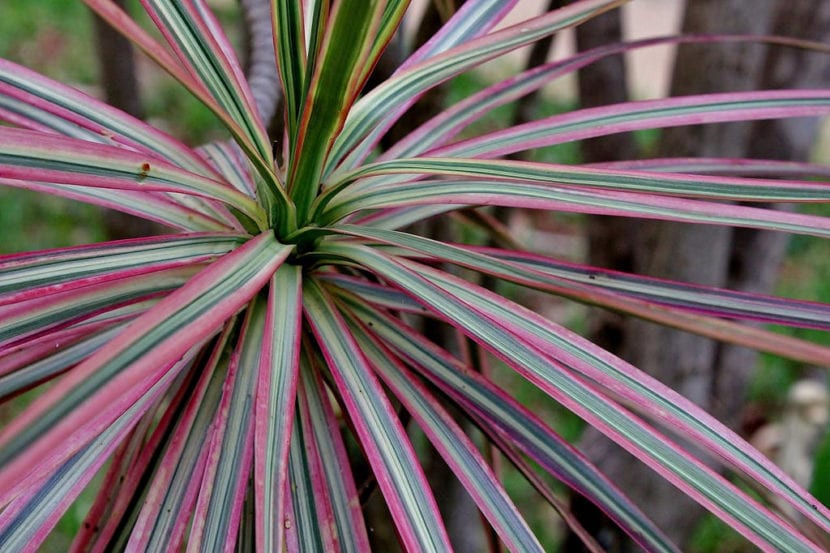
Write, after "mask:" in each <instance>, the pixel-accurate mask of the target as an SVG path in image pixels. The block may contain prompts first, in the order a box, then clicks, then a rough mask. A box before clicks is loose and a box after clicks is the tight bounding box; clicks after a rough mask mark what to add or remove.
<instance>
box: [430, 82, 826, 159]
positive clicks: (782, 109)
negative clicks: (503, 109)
mask: <svg viewBox="0 0 830 553" xmlns="http://www.w3.org/2000/svg"><path fill="white" fill-rule="evenodd" d="M827 113H830V90H766V91H753V92H730V93H718V94H700V95H696V96H681V97H676V98H663V99H659V100H642V101H638V102H626V103H623V104H615V105H611V106H602V107H598V108H588V109H582V110H576V111H572V112H568V113H564V114H561V115H553V116H551V117H547V118H545V119H539V120H537V121H533V122H530V123H525V124H523V125H516V126H514V127H511V128H509V129H505V130H501V131H495V132H491V133H487V134H484V135H481V136H477V137H475V138H470V139H468V140H463V141H461V142H457V143H455V144H450V145H447V146H443V147H440V148H436V149H433V150H430V151H428V152H427V155H429V156H432V157H456V156H463V157H477V158H485V157H497V156H502V155H507V154H510V153H514V152H518V151H522V150H529V149H532V148H541V147H543V146H551V145H554V144H561V143H563V142H572V141H574V140H584V139H586V138H593V137H597V136H606V135H609V134H614V133H620V132H627V131H635V130H640V129H655V128H661V127H673V126H679V125H701V124H704V123H725V122H729V121H746V120H752V121H754V120H758V119H780V118H783V117H807V116H817V115H825V114H827Z"/></svg>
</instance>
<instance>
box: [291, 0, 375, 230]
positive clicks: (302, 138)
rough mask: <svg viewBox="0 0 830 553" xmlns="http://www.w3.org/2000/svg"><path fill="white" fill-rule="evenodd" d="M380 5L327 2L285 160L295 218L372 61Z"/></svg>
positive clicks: (313, 189)
mask: <svg viewBox="0 0 830 553" xmlns="http://www.w3.org/2000/svg"><path fill="white" fill-rule="evenodd" d="M385 5H386V0H337V1H336V2H334V4H333V5H332V8H331V14H330V15H329V21H328V25H327V28H326V31H325V35H324V36H323V40H322V43H321V44H320V50H319V54H318V58H317V60H316V64H315V67H314V73H313V74H312V75H311V76H309V77H308V79H309V81H308V86H307V90H308V93H307V96H305V98H304V103H303V107H302V112H301V115H300V119H299V125H298V129H297V136H296V140H295V142H294V148H293V150H292V152H291V159H290V160H289V176H288V191H289V194H290V195H291V198H292V199H293V200H294V202H295V203H296V205H297V216H298V218H299V220H300V221H303V220H304V217H305V215H306V214H307V213H308V210H309V208H310V206H311V202H312V201H313V200H314V198H315V196H316V195H317V191H318V190H319V187H320V183H321V177H322V173H323V166H324V164H325V162H326V158H327V156H328V153H329V150H330V149H331V147H332V144H333V143H334V141H335V138H336V137H337V133H338V132H339V131H340V129H341V127H342V126H343V123H344V121H345V120H346V115H347V114H348V112H349V108H350V107H351V105H352V102H354V99H355V98H356V97H357V94H358V93H359V92H360V89H361V88H362V86H363V84H364V82H365V80H366V78H368V74H366V71H367V70H366V67H365V66H366V65H368V66H369V67H371V66H374V63H375V61H376V60H374V59H370V58H369V56H370V54H371V51H372V46H373V43H374V40H375V32H376V30H377V27H378V25H379V24H380V19H381V16H382V14H383V8H384V6H385Z"/></svg>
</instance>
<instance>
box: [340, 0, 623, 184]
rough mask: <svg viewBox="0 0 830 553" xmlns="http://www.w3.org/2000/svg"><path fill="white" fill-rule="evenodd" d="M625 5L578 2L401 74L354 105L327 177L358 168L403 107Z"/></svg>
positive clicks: (614, 0) (613, 1) (588, 0)
mask: <svg viewBox="0 0 830 553" xmlns="http://www.w3.org/2000/svg"><path fill="white" fill-rule="evenodd" d="M623 1H624V0H583V1H581V2H576V3H574V4H572V5H569V6H567V7H565V8H563V9H560V10H556V11H554V12H550V13H548V14H546V15H543V16H540V17H538V18H535V19H531V20H528V21H523V22H521V23H518V24H516V25H513V26H511V27H508V28H507V29H502V30H501V31H496V32H494V33H491V34H488V35H485V36H483V37H479V38H476V39H473V40H469V41H467V42H464V43H463V44H461V45H459V46H455V47H454V48H451V49H449V50H447V51H445V52H443V53H441V54H439V55H435V56H432V57H429V58H427V59H425V60H423V61H421V62H419V63H416V64H415V65H412V66H410V67H409V68H407V69H406V70H404V71H400V72H398V73H396V74H395V75H394V76H393V77H391V78H390V79H388V80H387V81H385V82H384V83H383V84H381V85H379V86H378V87H377V88H375V89H374V90H372V91H371V92H369V93H368V94H367V95H366V96H364V97H363V98H362V99H361V100H360V101H359V102H357V103H355V105H354V107H353V108H352V110H351V112H350V113H349V118H348V120H347V121H346V123H345V125H344V127H343V132H342V133H340V136H338V138H337V141H336V142H335V144H334V147H333V149H332V152H331V156H330V159H329V162H328V164H327V167H326V172H325V173H326V174H328V173H330V172H331V171H332V170H334V168H335V166H337V165H340V166H341V168H346V169H348V168H352V167H354V166H356V165H357V164H358V163H359V162H360V161H362V160H363V158H364V157H365V156H366V155H367V153H368V152H369V151H370V150H371V149H372V147H373V146H374V144H375V142H376V140H377V139H378V138H379V137H380V136H381V135H382V134H383V133H384V132H385V131H386V130H387V128H388V125H389V124H391V123H392V122H394V119H392V120H391V121H390V120H387V116H388V114H390V113H394V114H398V113H400V112H399V110H398V108H400V107H401V106H405V105H408V103H409V102H411V101H412V100H414V99H416V98H417V97H418V96H419V95H420V94H422V93H423V92H425V91H426V90H429V89H430V88H432V87H433V86H435V85H438V84H440V83H442V82H444V81H446V80H447V79H449V78H451V77H453V76H455V75H459V74H461V73H463V72H464V71H466V70H468V69H471V68H473V67H476V66H478V65H480V64H481V63H483V62H485V61H487V60H490V59H493V58H496V57H498V56H500V55H502V54H505V53H507V52H510V51H511V50H514V49H516V48H519V47H521V46H524V45H527V44H531V43H532V42H534V41H536V40H538V39H540V38H542V37H544V36H547V35H549V34H551V33H554V32H556V31H558V30H560V29H564V28H566V27H569V26H572V25H576V24H578V23H579V22H581V21H583V20H586V19H589V18H590V17H592V16H594V15H597V14H599V13H602V12H603V11H605V10H608V9H610V8H612V7H613V6H615V5H618V4H621V3H622V2H623ZM490 6H492V5H490ZM488 7H489V6H488ZM381 123H383V124H381ZM346 156H348V158H347V157H346ZM344 160H345V161H344Z"/></svg>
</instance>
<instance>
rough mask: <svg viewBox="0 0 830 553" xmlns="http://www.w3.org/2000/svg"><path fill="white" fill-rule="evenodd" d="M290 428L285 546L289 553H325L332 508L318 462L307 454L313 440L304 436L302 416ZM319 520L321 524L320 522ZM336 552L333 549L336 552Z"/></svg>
mask: <svg viewBox="0 0 830 553" xmlns="http://www.w3.org/2000/svg"><path fill="white" fill-rule="evenodd" d="M295 418H296V419H297V421H298V423H299V424H295V425H294V426H293V427H292V429H291V447H290V448H289V455H288V462H289V466H288V469H289V480H288V482H287V483H286V488H287V489H286V494H285V497H286V507H285V510H286V513H287V514H288V513H290V514H289V516H287V517H286V519H285V522H284V526H285V546H286V551H288V553H302V552H304V551H326V546H327V545H328V546H329V547H330V548H331V547H332V545H333V538H334V536H333V533H332V527H331V525H330V524H326V523H327V522H330V521H331V505H330V504H329V503H328V494H326V493H324V484H323V482H322V478H321V472H322V469H321V468H320V464H319V459H317V458H315V457H313V456H311V455H309V448H313V447H314V445H313V440H312V439H310V437H308V436H306V432H305V429H306V428H307V426H308V424H307V423H306V422H305V421H304V420H303V416H302V414H301V413H299V412H298V414H297V415H296V416H295ZM321 519H322V520H323V523H321ZM335 550H336V549H335Z"/></svg>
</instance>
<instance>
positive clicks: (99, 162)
mask: <svg viewBox="0 0 830 553" xmlns="http://www.w3.org/2000/svg"><path fill="white" fill-rule="evenodd" d="M0 178H6V179H19V180H29V181H43V182H49V183H57V184H73V185H76V186H90V187H98V188H114V189H119V190H132V191H143V192H175V193H179V194H185V195H195V196H199V197H205V198H212V199H215V200H219V201H222V202H225V203H227V204H228V205H230V206H233V207H235V208H237V209H239V210H240V211H241V212H243V213H245V214H246V215H248V216H249V217H251V218H253V219H254V220H255V221H258V222H259V223H262V222H263V214H262V212H261V208H260V207H259V206H258V205H257V204H256V202H254V200H252V199H251V198H250V197H248V196H247V195H245V194H243V193H241V192H239V191H237V190H236V189H234V188H233V187H232V186H230V185H229V184H227V183H224V182H220V181H215V180H212V179H210V178H207V177H204V176H202V175H199V174H196V173H191V172H189V171H186V170H184V169H181V168H179V167H176V166H175V165H172V164H170V163H168V162H166V161H162V160H160V159H156V158H150V157H148V156H146V155H142V154H140V153H137V152H132V151H129V150H124V149H122V148H116V147H114V146H107V145H104V144H95V143H92V142H87V141H85V140H78V139H75V138H67V137H60V136H56V135H51V134H43V133H38V132H34V131H28V130H22V129H12V128H8V127H0Z"/></svg>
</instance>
